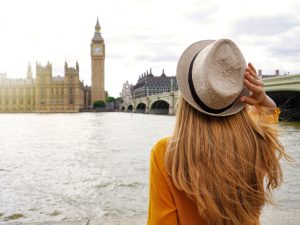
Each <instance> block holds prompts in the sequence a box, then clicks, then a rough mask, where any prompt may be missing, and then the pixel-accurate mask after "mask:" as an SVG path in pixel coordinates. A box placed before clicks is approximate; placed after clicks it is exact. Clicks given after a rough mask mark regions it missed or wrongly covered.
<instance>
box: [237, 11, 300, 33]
mask: <svg viewBox="0 0 300 225" xmlns="http://www.w3.org/2000/svg"><path fill="white" fill-rule="evenodd" d="M299 26H300V20H299V19H298V18H296V17H292V16H291V15H276V16H264V17H248V18H244V19H241V20H238V22H237V23H236V24H235V26H234V33H235V34H238V35H251V36H252V35H256V36H268V35H278V34H282V33H286V32H289V31H291V30H292V29H293V28H296V27H299Z"/></svg>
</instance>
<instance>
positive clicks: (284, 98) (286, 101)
mask: <svg viewBox="0 0 300 225" xmlns="http://www.w3.org/2000/svg"><path fill="white" fill-rule="evenodd" d="M266 93H267V94H268V95H269V96H270V97H271V98H272V99H273V100H274V101H275V103H276V105H277V106H278V107H279V108H280V109H281V113H280V119H282V120H291V119H292V120H300V111H299V109H300V91H299V90H284V89H283V90H278V91H266Z"/></svg>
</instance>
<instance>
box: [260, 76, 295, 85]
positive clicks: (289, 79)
mask: <svg viewBox="0 0 300 225" xmlns="http://www.w3.org/2000/svg"><path fill="white" fill-rule="evenodd" d="M295 80H300V74H297V75H288V76H278V77H272V78H264V79H263V83H264V84H271V83H280V82H294V81H295Z"/></svg>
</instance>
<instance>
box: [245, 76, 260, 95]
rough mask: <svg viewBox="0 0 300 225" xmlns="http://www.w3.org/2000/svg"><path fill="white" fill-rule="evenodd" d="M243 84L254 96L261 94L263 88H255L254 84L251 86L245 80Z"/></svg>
mask: <svg viewBox="0 0 300 225" xmlns="http://www.w3.org/2000/svg"><path fill="white" fill-rule="evenodd" d="M244 84H245V85H246V86H247V88H248V89H249V90H250V91H252V92H253V93H255V94H259V93H262V92H263V88H262V87H261V86H257V85H255V84H252V83H251V82H250V81H248V80H247V79H245V80H244Z"/></svg>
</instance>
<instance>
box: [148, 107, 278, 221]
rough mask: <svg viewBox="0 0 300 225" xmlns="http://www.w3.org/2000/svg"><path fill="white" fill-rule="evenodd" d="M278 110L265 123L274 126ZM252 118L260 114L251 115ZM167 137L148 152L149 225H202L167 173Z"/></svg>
mask: <svg viewBox="0 0 300 225" xmlns="http://www.w3.org/2000/svg"><path fill="white" fill-rule="evenodd" d="M279 113H280V110H279V109H276V110H274V112H273V113H272V114H269V115H268V118H267V120H268V122H270V123H277V122H278V116H279ZM253 119H254V120H255V121H258V120H259V115H258V114H257V113H256V112H253ZM167 145H168V138H163V139H161V140H159V141H158V142H157V143H156V144H155V146H154V147H153V149H152V151H151V157H150V179H149V209H148V223H147V224H148V225H205V224H206V223H205V221H204V220H203V218H201V217H200V216H199V214H198V211H197V206H196V204H195V203H194V202H193V201H192V200H191V199H190V198H188V197H187V196H186V194H185V193H184V192H183V191H179V190H178V189H177V188H176V187H175V185H174V184H173V181H172V178H171V177H170V176H169V175H168V174H167V172H166V170H165V166H164V156H165V152H166V150H167Z"/></svg>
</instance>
